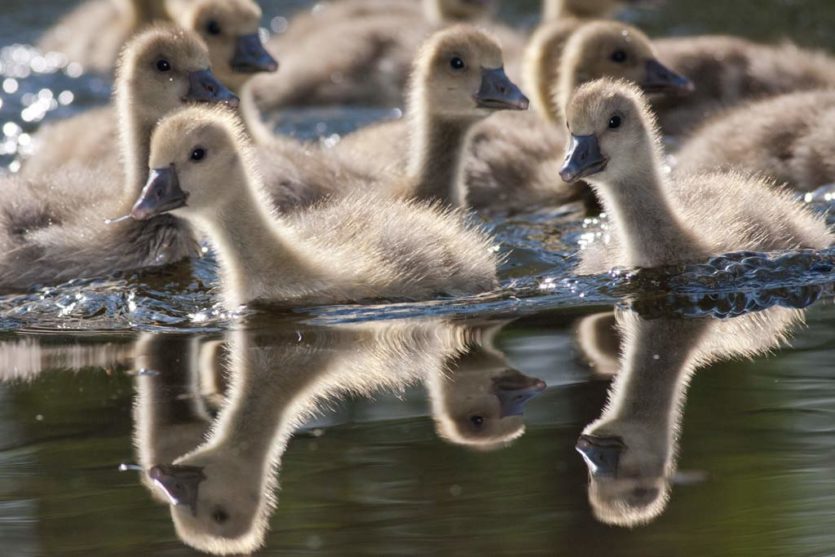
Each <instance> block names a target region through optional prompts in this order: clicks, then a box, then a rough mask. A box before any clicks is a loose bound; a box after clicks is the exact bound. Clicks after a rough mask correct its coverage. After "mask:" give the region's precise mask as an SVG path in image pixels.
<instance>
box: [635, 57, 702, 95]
mask: <svg viewBox="0 0 835 557" xmlns="http://www.w3.org/2000/svg"><path fill="white" fill-rule="evenodd" d="M645 70H646V75H645V76H644V80H643V82H642V83H641V88H642V89H643V90H644V91H646V92H647V93H690V92H692V91H693V82H691V81H690V80H689V79H687V78H686V77H684V76H683V75H679V74H677V73H676V72H674V71H673V70H671V69H670V68H668V67H667V66H665V65H663V64H662V63H661V62H659V61H658V60H656V59H655V58H650V59H649V60H647V61H646V66H645Z"/></svg>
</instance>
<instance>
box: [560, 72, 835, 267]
mask: <svg viewBox="0 0 835 557" xmlns="http://www.w3.org/2000/svg"><path fill="white" fill-rule="evenodd" d="M567 123H568V128H569V130H570V132H571V144H570V145H569V147H568V153H567V155H566V159H565V164H564V165H563V167H562V169H561V171H560V175H561V176H562V178H563V180H565V181H566V182H573V181H576V180H579V179H584V180H585V181H587V182H588V183H589V184H590V185H591V187H592V188H593V189H594V191H595V193H596V194H597V195H598V197H599V198H600V199H601V200H602V202H603V207H604V209H605V210H606V213H607V214H608V215H609V218H610V219H611V221H612V224H613V226H612V241H611V242H609V243H608V244H594V245H593V246H592V247H591V248H590V249H588V250H586V251H585V252H584V253H583V255H582V262H581V265H580V271H581V272H584V273H601V272H606V271H608V270H609V269H611V268H612V267H658V266H662V265H674V264H679V263H687V262H695V261H701V260H704V259H706V258H707V257H708V256H709V255H712V254H717V253H727V252H732V251H742V250H755V251H773V250H780V249H800V248H814V249H822V248H825V247H827V246H829V245H831V244H832V242H833V234H832V233H831V232H830V231H829V230H828V229H827V227H826V224H825V223H824V221H823V220H822V219H821V218H820V217H818V216H815V215H813V214H812V213H811V212H810V211H809V210H808V209H807V208H806V207H804V206H803V205H801V204H800V203H798V202H796V201H795V200H794V199H793V198H792V197H791V196H790V195H789V194H788V193H787V192H785V191H779V190H776V189H775V188H773V187H772V184H770V183H769V182H767V181H765V180H762V179H759V178H752V177H747V176H743V175H741V174H719V173H716V174H701V175H698V174H697V175H693V176H685V177H677V178H676V179H669V178H666V177H664V176H663V174H662V172H661V152H662V147H661V139H660V136H659V132H658V128H657V126H656V122H655V118H654V116H653V114H652V113H651V112H650V109H649V105H648V102H647V99H646V98H645V97H644V96H643V94H642V93H641V91H640V90H639V89H638V88H637V87H635V86H634V85H630V84H627V83H624V82H617V81H612V80H608V79H602V80H598V81H594V82H591V83H588V84H586V85H583V86H582V87H581V88H580V89H579V90H578V91H577V93H576V94H575V96H574V97H573V99H572V100H571V103H570V104H569V106H568V114H567Z"/></svg>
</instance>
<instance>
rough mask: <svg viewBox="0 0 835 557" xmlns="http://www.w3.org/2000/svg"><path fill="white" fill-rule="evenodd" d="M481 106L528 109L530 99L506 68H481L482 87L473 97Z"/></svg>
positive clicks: (499, 108)
mask: <svg viewBox="0 0 835 557" xmlns="http://www.w3.org/2000/svg"><path fill="white" fill-rule="evenodd" d="M473 98H474V99H475V102H476V105H477V106H478V107H479V108H489V109H491V110H527V109H528V105H530V101H529V100H528V97H526V96H525V95H524V94H523V93H522V91H520V90H519V87H517V86H516V84H515V83H513V82H512V81H510V78H508V77H507V74H505V73H504V68H495V69H492V70H487V69H482V70H481V88H480V89H479V90H478V93H476V94H475V95H474V97H473Z"/></svg>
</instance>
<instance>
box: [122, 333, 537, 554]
mask: <svg viewBox="0 0 835 557" xmlns="http://www.w3.org/2000/svg"><path fill="white" fill-rule="evenodd" d="M499 328H501V326H492V325H491V326H481V327H478V328H475V329H473V328H469V327H464V326H461V325H453V324H448V323H442V322H436V321H413V322H391V323H376V324H362V325H351V326H340V327H327V328H325V327H302V328H296V327H286V326H283V327H276V326H275V325H272V326H270V327H263V326H259V325H258V324H249V326H248V327H247V328H246V329H241V330H237V331H233V332H230V333H229V335H228V337H227V342H226V352H227V355H226V357H225V358H224V359H226V360H227V361H228V375H227V380H228V387H227V392H226V402H225V404H224V405H223V407H222V408H221V409H220V411H219V413H218V414H217V417H216V419H215V420H214V421H213V423H212V424H211V425H210V424H209V423H208V422H207V421H205V420H203V419H201V417H202V416H203V413H202V411H200V410H199V406H200V405H198V406H195V404H194V399H195V398H199V400H201V401H202V402H201V404H203V403H205V402H206V401H210V400H212V398H213V395H214V394H216V393H210V394H209V396H207V394H206V392H205V390H204V389H202V388H201V387H199V386H196V385H195V382H194V380H193V379H188V378H194V377H198V378H200V377H205V376H207V375H208V376H209V377H215V376H216V375H217V372H216V368H217V361H218V359H219V358H218V357H217V356H215V357H207V356H206V352H207V349H208V351H209V352H217V350H212V349H211V347H212V346H213V344H212V343H205V342H202V343H201V342H197V343H195V342H194V341H192V342H190V343H189V342H184V343H183V344H182V345H181V346H180V349H181V350H183V354H186V356H185V357H180V358H175V357H172V356H169V355H165V354H164V353H161V354H159V355H158V356H157V357H156V359H157V360H158V362H157V363H155V365H157V366H164V365H166V364H168V365H180V366H185V367H186V370H185V373H184V374H183V373H182V371H183V370H182V369H181V370H180V371H181V372H180V375H181V376H183V375H184V376H185V377H187V379H184V380H182V379H181V380H175V381H179V382H180V383H179V387H178V388H179V389H180V390H182V391H187V392H189V393H192V395H193V394H194V393H200V396H199V397H194V396H192V395H188V396H184V397H179V398H181V399H183V400H187V401H188V405H186V406H182V408H181V411H180V412H179V414H180V416H181V417H182V416H186V418H187V419H186V420H177V419H174V418H173V417H174V416H175V415H176V414H177V411H176V406H177V404H178V403H177V401H173V400H172V399H171V398H170V394H171V392H170V389H169V392H168V396H160V389H162V388H163V387H162V386H161V378H162V376H163V375H165V374H166V373H168V372H167V371H166V372H163V373H160V374H154V375H146V376H142V377H140V378H138V385H139V391H140V394H139V397H138V401H137V410H136V411H137V424H138V426H137V429H138V433H137V444H138V445H139V452H140V455H141V456H140V460H141V463H142V467H143V469H144V470H146V474H145V480H146V482H147V483H148V485H149V486H153V489H155V491H156V492H157V494H158V497H159V498H160V499H162V500H165V501H167V502H169V503H171V514H172V518H173V521H174V525H175V528H176V530H177V533H178V535H179V536H180V538H181V539H182V540H183V541H184V542H185V543H187V544H188V545H191V546H192V547H194V548H196V549H199V550H202V551H206V552H211V553H217V554H229V553H247V552H251V551H254V550H255V549H257V548H259V547H260V546H261V545H262V544H263V540H264V537H265V533H266V530H267V524H268V520H269V517H270V515H271V513H272V512H273V510H274V509H275V508H276V505H277V498H276V496H275V492H276V488H277V485H278V470H279V467H280V463H281V459H282V456H283V453H284V451H285V450H286V447H287V443H288V441H289V440H290V438H291V436H292V435H293V433H294V432H295V431H296V430H297V429H298V428H299V427H301V426H302V425H303V424H304V423H305V422H306V421H307V420H309V419H310V418H311V417H313V416H314V415H315V414H317V413H318V412H319V410H320V407H321V406H322V405H323V404H329V405H330V404H331V403H332V402H333V401H335V400H336V399H338V398H340V397H345V396H367V395H371V394H374V393H377V392H380V391H389V392H395V393H400V392H402V391H403V390H404V389H405V388H406V387H407V386H410V385H412V384H417V383H419V382H422V381H425V382H426V383H427V384H428V387H429V393H430V398H431V399H432V402H431V406H432V409H433V414H434V418H435V422H436V424H438V426H437V427H438V431H439V433H440V434H441V435H443V436H444V437H445V438H446V439H448V440H450V441H452V442H455V443H461V444H464V445H466V446H468V447H469V446H476V447H484V448H497V447H499V446H504V445H506V444H507V443H508V442H510V441H511V440H513V439H515V438H517V437H518V436H520V435H521V434H522V433H523V432H524V423H523V421H522V413H523V410H524V406H525V404H526V402H527V401H529V400H530V399H531V398H532V397H533V396H534V395H535V394H536V393H538V392H540V391H542V390H543V389H544V388H545V384H544V383H543V382H542V381H540V380H538V379H534V378H529V377H526V376H524V375H523V374H521V373H519V372H518V371H516V370H514V369H512V368H511V367H510V365H509V364H508V362H507V361H506V360H505V358H504V356H503V355H502V354H501V352H499V351H497V350H496V349H495V348H493V347H492V341H493V338H494V336H495V334H496V332H497V331H498V329H499ZM165 342H168V343H169V344H168V345H166V347H165V349H166V351H167V350H169V349H170V350H175V347H174V345H173V344H170V343H171V341H170V340H166V341H165ZM152 344H153V341H152V340H151V339H149V341H148V342H147V343H146V345H145V346H146V347H148V348H151V347H152ZM150 352H153V350H150ZM188 362H196V363H197V367H199V368H203V369H199V370H194V369H191V368H190V366H191V365H192V364H189V363H188ZM205 368H209V369H210V371H209V372H208V374H207V373H206V372H205ZM172 375H176V374H172ZM155 383H156V384H157V386H154V384H155ZM199 383H201V384H206V383H210V381H208V382H207V381H206V380H204V379H201V380H200V381H199ZM175 398H177V397H175ZM166 399H167V401H168V403H167V404H169V405H174V406H173V407H168V408H163V407H161V406H160V401H163V400H166ZM183 400H181V401H180V402H183ZM157 414H162V415H163V416H164V417H162V418H161V417H160V416H158V415H157ZM207 431H208V436H207V437H206V438H205V439H204V438H203V435H204V433H205V432H207ZM162 438H165V439H164V440H163V439H162Z"/></svg>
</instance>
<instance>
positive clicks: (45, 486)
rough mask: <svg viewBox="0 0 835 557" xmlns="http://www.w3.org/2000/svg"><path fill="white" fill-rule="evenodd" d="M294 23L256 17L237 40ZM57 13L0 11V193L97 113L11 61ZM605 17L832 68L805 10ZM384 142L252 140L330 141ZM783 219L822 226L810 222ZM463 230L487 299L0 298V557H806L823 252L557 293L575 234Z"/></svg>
mask: <svg viewBox="0 0 835 557" xmlns="http://www.w3.org/2000/svg"><path fill="white" fill-rule="evenodd" d="M305 4H306V3H305V2H299V1H293V2H285V3H280V2H275V3H271V5H269V6H265V26H269V24H270V22H271V21H272V19H273V18H274V17H276V16H278V15H279V14H282V13H285V11H284V9H285V8H286V9H291V8H298V7H301V6H303V5H305ZM506 4H507V5H506V6H505V12H506V14H505V15H506V16H507V17H508V18H509V19H510V20H511V21H514V22H516V23H518V24H520V25H527V24H530V23H531V22H533V21H534V20H535V2H519V3H510V2H506ZM510 4H512V6H511V5H510ZM68 8H69V6H67V5H65V4H64V3H63V2H58V1H49V2H41V3H39V4H38V9H37V10H33V9H32V8H31V3H25V2H17V1H15V0H11V1H9V0H7V1H6V2H4V15H3V17H2V18H0V30H2V32H3V37H4V39H3V40H4V44H5V45H6V46H5V47H3V50H2V52H0V64H2V71H0V90H2V91H3V92H2V93H0V101H2V105H0V116H2V119H0V120H2V122H0V124H2V128H0V132H2V134H3V137H2V138H0V157H2V160H1V161H0V162H2V164H3V165H4V166H6V167H7V168H9V169H10V170H12V171H13V170H14V160H15V158H16V157H17V156H18V155H19V154H22V153H25V152H26V149H27V148H28V146H29V142H30V139H31V138H30V136H29V134H30V133H31V132H32V131H33V130H34V129H36V128H37V126H38V125H40V123H41V121H48V120H50V119H53V118H58V117H62V116H65V115H69V114H72V113H74V112H77V111H80V110H83V109H84V108H87V107H89V106H93V105H96V104H101V103H104V102H106V101H107V98H108V95H109V83H108V82H107V80H104V79H102V78H98V77H95V76H87V75H83V74H81V75H77V72H76V69H75V68H73V67H71V66H70V65H68V64H67V63H66V61H64V60H61V59H57V58H56V59H40V58H38V56H39V54H38V53H36V52H34V51H33V50H32V49H31V48H29V47H27V46H25V45H27V44H31V43H32V41H34V40H35V39H36V37H37V34H38V32H39V30H41V29H43V28H44V27H46V26H47V25H48V24H49V22H51V21H52V20H53V19H54V18H55V17H56V16H57V14H58V13H59V12H61V11H63V10H66V9H68ZM625 17H626V18H627V19H629V20H630V21H636V22H638V23H639V24H641V25H643V26H645V27H646V28H648V29H649V30H650V31H651V32H652V33H655V34H659V33H661V32H664V31H665V30H671V32H673V33H686V32H734V33H738V34H744V35H748V36H751V37H755V38H760V39H773V40H777V39H780V38H783V37H788V38H792V39H795V40H797V41H798V42H800V43H802V44H804V45H809V46H816V47H822V48H830V49H831V48H835V43H833V39H832V35H831V33H829V32H828V29H831V27H832V23H833V22H835V10H833V8H832V7H831V6H830V5H829V3H828V2H826V1H824V0H820V1H809V2H805V3H802V5H801V4H800V3H798V2H794V1H788V0H785V1H776V0H775V1H770V2H768V7H767V8H765V7H763V4H762V3H760V2H753V0H750V1H749V0H746V1H744V2H736V3H734V4H733V5H732V6H731V5H729V3H724V4H722V5H721V6H718V5H717V6H716V7H714V6H713V5H712V4H707V5H706V3H704V2H691V1H685V0H668V1H667V3H666V5H664V6H663V7H661V8H660V9H658V10H657V11H651V10H632V11H629V12H627V13H626V14H625ZM12 44H18V45H23V46H12ZM0 46H2V45H0ZM9 80H13V81H9ZM391 116H393V114H392V113H391V112H390V111H386V110H375V109H355V110H344V109H321V110H310V111H303V112H293V113H290V114H285V115H283V116H282V118H281V119H280V122H279V126H280V128H281V129H282V131H284V132H286V133H290V134H292V135H295V136H298V137H302V138H315V137H324V138H330V137H332V136H333V134H341V133H345V132H347V131H350V130H351V129H353V128H355V127H357V126H360V125H363V124H365V123H367V122H369V121H372V120H374V119H378V118H386V117H391ZM7 194H8V193H7ZM813 206H814V207H815V208H816V209H817V210H820V211H822V212H827V213H828V214H829V215H830V216H829V219H830V221H831V222H832V221H833V217H832V213H833V211H832V207H831V199H829V200H827V199H826V198H825V196H818V199H816V200H814V203H813ZM485 226H487V227H488V228H489V229H490V230H491V231H492V232H493V233H494V234H496V236H497V238H498V240H499V241H500V244H501V250H502V253H504V254H505V255H507V259H506V262H505V264H504V265H503V267H502V269H501V277H502V281H503V285H502V289H501V290H500V291H498V292H495V293H489V294H485V295H482V296H476V297H473V298H469V299H448V300H437V301H433V302H425V303H417V304H394V305H392V304H389V305H377V306H366V307H357V306H329V307H318V308H299V309H297V310H294V311H290V312H288V311H283V312H280V313H278V312H273V313H270V314H268V315H264V314H250V315H244V316H238V317H235V316H230V315H228V314H226V313H225V312H223V311H222V310H221V309H220V307H219V306H218V305H217V304H216V301H215V299H214V298H213V296H212V295H211V293H210V291H209V288H210V286H211V285H212V284H213V282H214V280H215V276H216V275H215V270H214V262H213V260H212V257H211V256H210V255H208V254H207V255H206V256H204V257H201V258H196V259H195V260H193V261H190V262H186V263H184V264H182V265H179V266H175V267H172V268H167V269H163V270H157V271H153V272H148V273H141V274H131V275H127V276H119V277H114V278H111V279H106V280H96V281H74V282H72V283H69V284H65V285H60V286H57V287H44V288H37V289H35V290H33V291H32V292H29V293H24V294H17V295H8V296H4V297H0V362H3V363H4V366H5V368H4V369H2V370H0V400H2V402H0V547H2V551H0V554H2V555H15V556H17V555H148V554H151V555H193V554H195V551H194V550H193V549H191V548H190V547H189V546H197V547H202V548H208V547H209V546H212V547H213V548H214V550H216V551H217V550H224V551H225V552H227V553H228V552H231V551H237V552H241V553H247V552H248V551H249V550H250V549H252V548H253V547H254V546H256V545H260V544H261V543H262V542H263V544H264V546H265V549H263V550H262V552H261V553H262V554H265V555H540V554H541V555H577V554H578V553H581V552H582V553H583V554H588V555H601V554H607V555H635V556H646V555H659V556H660V555H723V556H724V555H765V556H771V555H774V556H786V555H792V556H794V555H797V556H807V555H808V556H812V555H814V556H823V555H832V554H835V533H833V532H832V529H831V528H830V527H829V525H830V523H831V513H832V510H833V508H835V496H834V495H833V494H835V475H833V472H832V470H833V469H835V466H833V465H835V452H833V450H832V447H833V446H834V445H833V442H835V438H833V436H835V430H833V427H832V425H831V424H832V423H833V416H832V413H833V408H835V406H834V405H833V402H835V385H834V384H833V381H832V380H831V378H832V377H835V358H833V355H835V340H833V331H835V305H833V303H832V301H833V299H835V296H833V288H835V286H833V283H835V281H833V272H832V269H833V263H835V251H833V250H828V251H825V252H821V253H810V252H798V253H789V254H784V253H777V254H748V253H741V254H729V255H728V256H725V257H722V258H715V259H713V260H711V261H710V262H707V263H706V264H705V265H698V266H697V265H694V266H687V267H685V268H681V269H662V270H657V271H652V272H641V273H638V274H635V273H631V272H626V271H615V272H613V273H611V274H608V275H603V276H598V277H576V276H574V275H573V274H572V273H571V269H572V266H573V265H574V263H575V262H576V256H575V253H576V250H577V247H578V246H579V245H580V244H582V242H583V241H585V240H586V239H587V238H588V237H589V235H594V234H597V233H600V232H601V230H603V229H604V227H605V220H603V221H600V220H597V219H589V220H587V221H583V220H581V218H580V217H579V216H578V213H577V212H576V211H573V210H572V209H571V208H567V209H561V210H543V211H541V212H539V213H536V214H533V215H522V216H519V215H515V216H510V217H505V216H496V217H491V218H489V219H486V220H485ZM613 308H614V309H616V311H617V313H618V321H619V323H620V327H621V329H620V331H621V332H620V333H616V332H615V331H614V330H613V329H612V327H611V323H612V317H611V316H612V313H611V312H612V310H613ZM804 322H805V325H804V324H803V323H804ZM618 347H620V350H621V352H622V353H623V354H624V356H622V357H620V358H619V357H618V354H619V348H618ZM225 362H228V364H226V363H225ZM619 369H620V370H621V373H620V374H619V375H618V379H617V381H615V382H613V381H612V374H613V372H615V371H617V370H619ZM635 370H639V371H640V373H634V371H635ZM610 394H611V396H612V397H613V400H617V401H618V402H617V404H614V405H613V406H608V407H607V405H606V401H607V397H608V396H609V395H610ZM224 401H227V402H224ZM607 408H608V409H607ZM679 409H680V411H679ZM598 420H602V422H599V421H598ZM584 433H585V434H588V435H591V437H583V438H581V437H580V436H581V434H584ZM207 436H208V438H209V440H210V445H209V447H212V448H211V449H209V448H207V446H203V447H202V448H199V447H201V445H202V443H203V440H204V439H205V438H206V437H207ZM615 437H618V439H619V440H617V441H615V440H613V439H614V438H615ZM578 440H579V443H578ZM575 446H579V447H580V448H581V449H582V450H583V451H584V453H585V454H584V455H581V454H578V452H577V449H576V448H575ZM583 456H584V457H585V458H586V461H584V458H583ZM120 465H126V466H125V468H127V470H126V471H120ZM134 465H137V466H138V467H139V468H140V469H139V470H133V469H132V468H133V466H134ZM155 465H162V466H161V467H155ZM590 470H591V471H593V472H594V474H592V475H591V476H590ZM172 503H175V504H174V505H172ZM610 523H615V524H620V526H611V525H608V524H610ZM627 526H628V527H627ZM212 533H214V534H215V535H216V536H217V535H218V534H222V536H221V537H223V538H224V539H225V541H224V542H222V543H221V542H218V541H217V539H214V541H212V540H213V538H212V537H211V534H212ZM230 540H231V541H230ZM213 544H214V545H213Z"/></svg>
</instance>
